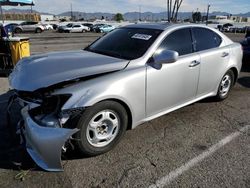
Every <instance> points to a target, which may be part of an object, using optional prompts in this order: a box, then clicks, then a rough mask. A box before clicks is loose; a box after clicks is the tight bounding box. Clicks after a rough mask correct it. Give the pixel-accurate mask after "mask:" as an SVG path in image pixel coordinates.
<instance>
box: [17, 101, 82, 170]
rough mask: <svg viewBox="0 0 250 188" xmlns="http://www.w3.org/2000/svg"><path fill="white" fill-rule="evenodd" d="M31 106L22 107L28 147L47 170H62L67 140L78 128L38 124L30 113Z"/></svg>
mask: <svg viewBox="0 0 250 188" xmlns="http://www.w3.org/2000/svg"><path fill="white" fill-rule="evenodd" d="M28 111H29V107H28V106H26V107H24V108H23V109H22V116H23V120H24V127H23V128H22V132H23V134H24V136H25V140H26V149H27V151H28V153H29V154H30V156H31V158H32V159H33V160H34V161H35V162H36V164H37V165H38V166H39V167H41V168H42V169H44V170H47V171H62V170H63V169H62V165H61V152H62V147H63V145H64V144H65V142H66V141H67V140H68V139H69V138H70V137H71V136H72V135H73V134H75V133H76V132H78V129H65V128H50V127H44V126H40V125H39V124H37V123H36V122H35V121H34V120H33V119H32V118H31V117H30V115H29V112H28Z"/></svg>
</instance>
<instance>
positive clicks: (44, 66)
mask: <svg viewBox="0 0 250 188" xmlns="http://www.w3.org/2000/svg"><path fill="white" fill-rule="evenodd" d="M241 65H242V49H241V45H240V44H237V43H233V42H232V41H231V40H230V39H229V38H227V37H226V36H225V35H223V34H222V33H220V32H219V31H217V30H215V29H212V28H208V27H206V26H201V25H167V24H135V25H129V26H125V27H122V28H118V29H115V30H114V31H112V32H111V33H109V34H107V35H105V36H103V37H102V38H100V39H99V40H97V41H95V42H94V43H93V44H91V45H89V46H88V47H87V48H85V49H84V50H79V51H70V52H57V53H48V54H43V55H37V56H32V57H30V58H25V59H23V60H21V61H20V62H19V63H18V64H17V66H16V67H15V69H14V71H13V73H12V74H11V75H10V77H9V81H10V85H11V87H12V88H13V89H14V90H15V91H16V95H17V98H18V100H19V102H20V104H21V105H22V106H23V109H22V117H23V120H21V121H20V122H21V123H20V124H21V133H22V134H23V136H24V137H25V140H26V148H27V151H28V153H29V154H30V156H31V157H32V158H33V160H34V161H35V162H36V163H37V164H38V165H39V166H40V167H41V168H43V169H45V170H48V171H60V170H62V167H61V154H62V152H66V151H67V149H69V148H71V149H73V148H74V149H77V150H78V151H79V152H80V153H81V154H83V155H85V156H86V155H87V156H95V155H99V154H102V153H105V152H107V151H109V150H111V149H112V148H113V147H114V146H115V145H116V144H117V143H118V142H119V141H120V139H121V138H122V136H123V135H124V133H125V132H126V130H128V129H133V128H135V127H136V126H138V125H140V124H142V123H144V122H146V121H149V120H152V119H154V118H157V117H159V116H161V115H164V114H167V113H169V112H172V111H174V110H177V109H179V108H181V107H184V106H186V105H189V104H191V103H194V102H196V101H199V100H201V99H204V98H207V97H214V99H215V100H223V99H225V98H227V96H228V95H229V91H230V89H231V88H232V86H233V85H234V84H235V82H236V80H237V78H238V75H239V72H240V70H241Z"/></svg>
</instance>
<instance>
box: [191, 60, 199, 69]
mask: <svg viewBox="0 0 250 188" xmlns="http://www.w3.org/2000/svg"><path fill="white" fill-rule="evenodd" d="M199 64H201V63H200V62H199V61H196V60H194V61H192V62H191V63H190V65H189V67H191V68H192V67H196V66H198V65H199Z"/></svg>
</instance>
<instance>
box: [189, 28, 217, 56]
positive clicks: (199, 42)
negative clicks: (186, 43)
mask: <svg viewBox="0 0 250 188" xmlns="http://www.w3.org/2000/svg"><path fill="white" fill-rule="evenodd" d="M192 31H193V34H194V41H195V51H198V52H199V51H203V50H209V49H212V48H217V47H219V46H220V45H221V43H222V38H221V37H220V36H219V35H218V34H217V33H215V32H214V31H212V30H209V29H206V28H193V29H192Z"/></svg>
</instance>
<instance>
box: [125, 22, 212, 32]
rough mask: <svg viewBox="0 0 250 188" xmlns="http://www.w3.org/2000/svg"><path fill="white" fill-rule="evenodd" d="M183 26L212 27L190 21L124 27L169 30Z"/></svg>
mask: <svg viewBox="0 0 250 188" xmlns="http://www.w3.org/2000/svg"><path fill="white" fill-rule="evenodd" d="M181 27H201V28H207V29H212V28H210V27H207V26H206V25H201V24H190V23H177V24H173V23H139V24H131V25H127V26H124V28H135V29H157V30H163V31H164V30H167V29H169V28H181Z"/></svg>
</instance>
